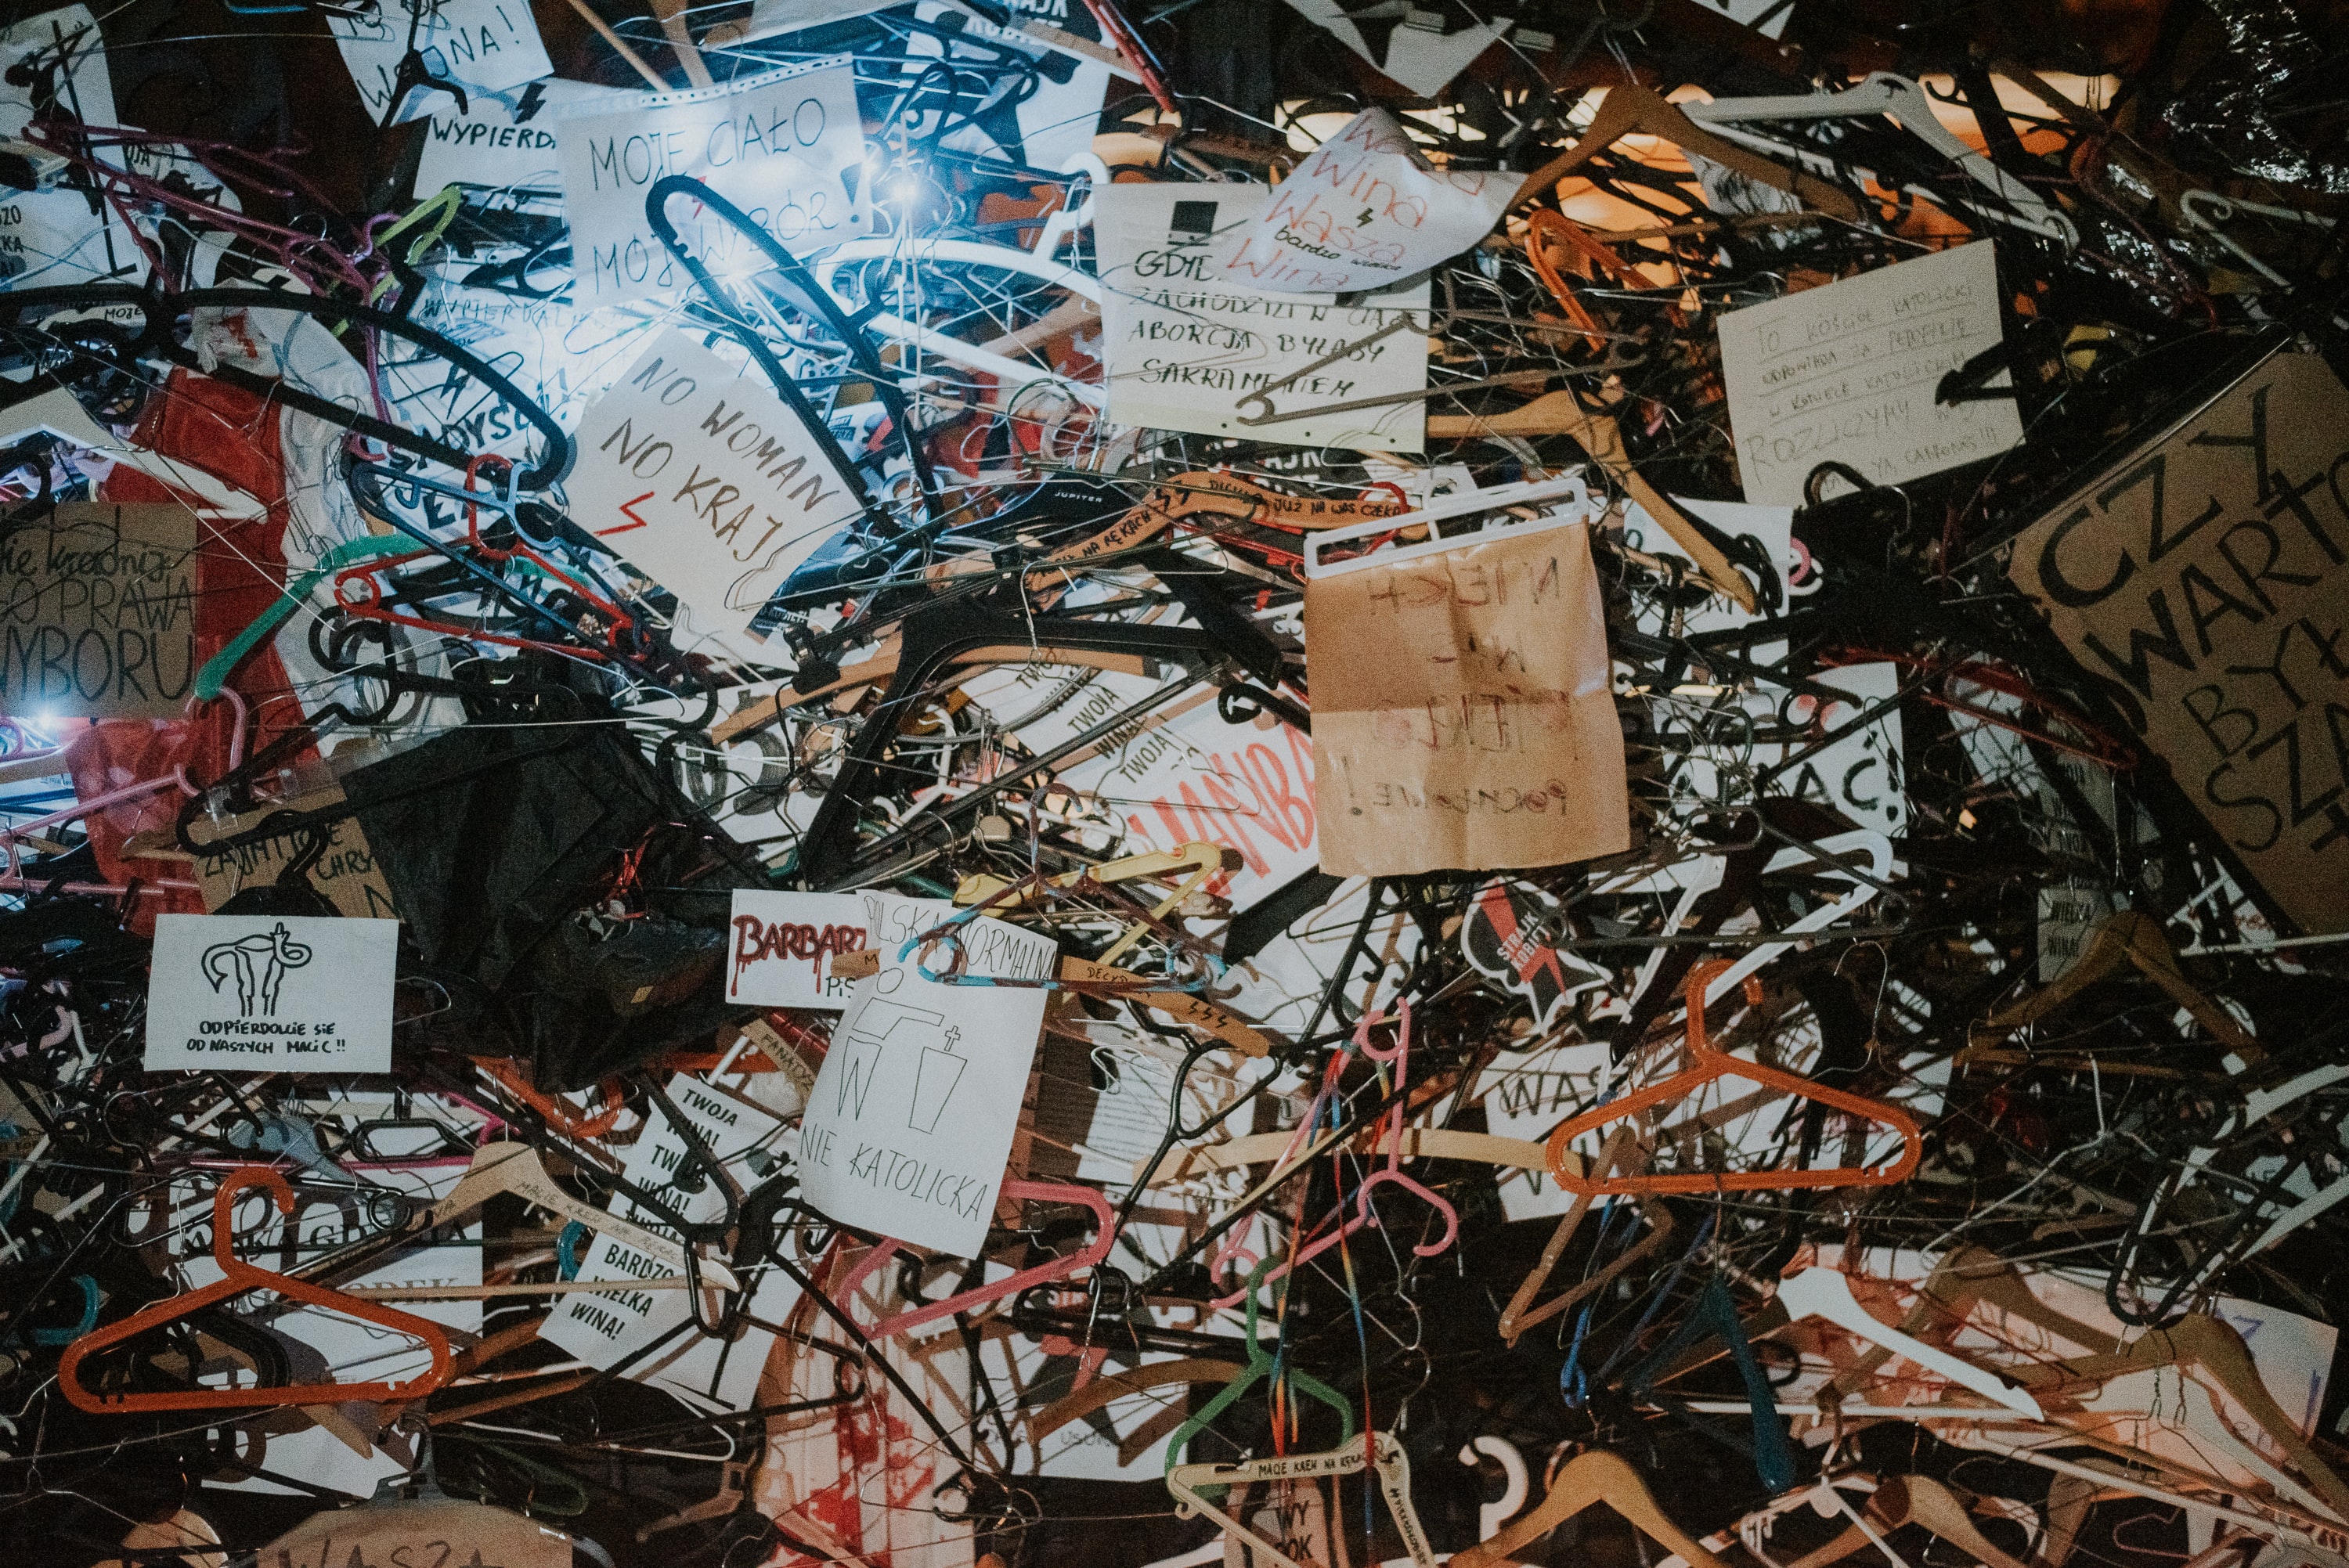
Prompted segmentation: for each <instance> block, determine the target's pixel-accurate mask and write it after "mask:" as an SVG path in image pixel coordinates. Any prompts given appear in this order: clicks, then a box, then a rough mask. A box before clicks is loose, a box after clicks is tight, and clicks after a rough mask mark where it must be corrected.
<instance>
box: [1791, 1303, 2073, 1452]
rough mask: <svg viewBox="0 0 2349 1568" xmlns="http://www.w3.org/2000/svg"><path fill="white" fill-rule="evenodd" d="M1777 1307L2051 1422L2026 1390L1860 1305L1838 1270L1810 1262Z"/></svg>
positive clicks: (2017, 1410) (2011, 1407) (2008, 1406)
mask: <svg viewBox="0 0 2349 1568" xmlns="http://www.w3.org/2000/svg"><path fill="white" fill-rule="evenodd" d="M1777 1305H1779V1306H1781V1307H1783V1308H1784V1309H1785V1313H1786V1317H1787V1321H1789V1322H1794V1323H1799V1322H1800V1321H1802V1320H1803V1319H1804V1318H1806V1317H1821V1318H1825V1319H1826V1321H1827V1322H1829V1323H1832V1324H1834V1325H1835V1326H1837V1327H1838V1328H1841V1329H1844V1330H1846V1331H1847V1332H1848V1333H1852V1334H1856V1335H1857V1336H1860V1337H1861V1338H1862V1339H1865V1340H1868V1342H1869V1343H1871V1344H1874V1345H1880V1346H1884V1347H1885V1348H1886V1349H1888V1350H1890V1351H1893V1352H1894V1353H1895V1354H1897V1355H1899V1356H1902V1357H1906V1358H1908V1359H1909V1360H1910V1361H1914V1362H1915V1363H1916V1364H1917V1365H1918V1366H1920V1367H1924V1368H1925V1369H1926V1370H1927V1371H1929V1372H1931V1373H1933V1374H1935V1375H1936V1376H1939V1377H1946V1378H1948V1379H1949V1380H1950V1381H1951V1382H1952V1383H1955V1384H1957V1385H1958V1386H1959V1387H1963V1388H1971V1389H1972V1390H1973V1391H1974V1392H1975V1393H1977V1394H1980V1395H1981V1396H1982V1398H1985V1399H1990V1400H1993V1401H1995V1402H1996V1403H1998V1404H2001V1405H2003V1406H2005V1407H2006V1408H2008V1409H2010V1410H2013V1411H2014V1412H2015V1413H2017V1414H2018V1415H2023V1416H2028V1417H2030V1418H2032V1419H2033V1420H2034V1421H2044V1420H2045V1419H2046V1418H2047V1417H2046V1412H2044V1410H2042V1409H2041V1408H2039V1401H2038V1400H2036V1399H2034V1398H2032V1397H2031V1395H2030V1393H2029V1392H2028V1391H2027V1390H2025V1389H2022V1388H2016V1387H2009V1386H2008V1385H2007V1384H2006V1383H2005V1382H2004V1381H2003V1380H2002V1379H2001V1378H2000V1377H1998V1375H1997V1374H1995V1373H1992V1372H1990V1371H1987V1370H1985V1369H1984V1368H1982V1367H1977V1366H1975V1365H1974V1364H1973V1363H1972V1362H1971V1361H1966V1360H1962V1359H1961V1358H1960V1357H1956V1356H1953V1355H1951V1353H1950V1352H1948V1351H1946V1350H1941V1349H1937V1348H1936V1347H1934V1346H1930V1345H1928V1344H1926V1343H1925V1342H1924V1341H1923V1340H1921V1339H1919V1338H1917V1337H1915V1336H1913V1335H1908V1334H1903V1333H1901V1332H1900V1331H1899V1329H1897V1328H1894V1327H1892V1326H1890V1325H1889V1324H1886V1323H1883V1322H1880V1321H1878V1319H1877V1318H1876V1317H1875V1316H1874V1315H1872V1314H1870V1313H1869V1312H1868V1309H1867V1308H1866V1307H1864V1306H1862V1305H1859V1300H1858V1298H1857V1297H1856V1296H1854V1295H1852V1294H1851V1281H1850V1280H1849V1279H1848V1278H1847V1277H1846V1276H1845V1274H1843V1272H1842V1271H1841V1270H1839V1269H1831V1268H1827V1267H1825V1266H1823V1265H1821V1264H1812V1265H1811V1266H1810V1267H1809V1268H1806V1269H1805V1270H1804V1271H1803V1272H1802V1273H1801V1274H1796V1275H1795V1276H1794V1278H1792V1279H1789V1280H1787V1281H1785V1283H1783V1284H1780V1285H1779V1286H1778V1299H1777Z"/></svg>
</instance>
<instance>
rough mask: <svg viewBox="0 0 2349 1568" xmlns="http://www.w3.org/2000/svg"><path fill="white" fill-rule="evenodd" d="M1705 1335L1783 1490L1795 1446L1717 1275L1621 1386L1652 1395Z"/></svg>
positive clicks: (1769, 1473) (1791, 1475) (1765, 1472)
mask: <svg viewBox="0 0 2349 1568" xmlns="http://www.w3.org/2000/svg"><path fill="white" fill-rule="evenodd" d="M1706 1334H1710V1335H1712V1336H1713V1337H1714V1338H1716V1339H1718V1340H1720V1341H1721V1343H1722V1344H1723V1346H1726V1347H1727V1348H1728V1351H1729V1357H1730V1359H1731V1360H1732V1361H1734V1362H1735V1363H1736V1364H1737V1375H1738V1377H1739V1378H1740V1379H1741V1380H1742V1381H1743V1382H1744V1385H1745V1402H1746V1406H1747V1408H1749V1409H1750V1410H1751V1411H1752V1412H1753V1417H1754V1474H1755V1475H1756V1476H1757V1477H1758V1478H1759V1479H1760V1480H1761V1482H1762V1484H1763V1485H1764V1486H1765V1487H1768V1488H1769V1489H1770V1490H1771V1491H1774V1492H1781V1491H1785V1490H1786V1489H1787V1488H1788V1487H1790V1486H1792V1485H1794V1484H1795V1450H1794V1449H1791V1448H1789V1447H1788V1446H1787V1443H1786V1422H1785V1418H1783V1417H1781V1416H1780V1415H1779V1414H1778V1402H1777V1400H1778V1397H1777V1391H1776V1390H1775V1389H1774V1388H1772V1387H1770V1379H1769V1377H1767V1376H1766V1375H1765V1374H1764V1372H1763V1370H1762V1363H1761V1361H1760V1360H1759V1359H1758V1358H1757V1357H1755V1356H1754V1346H1753V1345H1752V1344H1751V1343H1750V1342H1749V1341H1748V1340H1747V1338H1746V1336H1745V1325H1744V1323H1743V1322H1741V1321H1740V1320H1739V1319H1738V1316H1737V1308H1736V1306H1735V1305H1734V1304H1733V1303H1732V1302H1731V1301H1730V1299H1729V1292H1728V1290H1727V1289H1726V1288H1725V1287H1724V1286H1723V1284H1722V1283H1721V1276H1720V1275H1719V1274H1714V1275H1713V1277H1712V1278H1711V1279H1709V1280H1707V1281H1705V1284H1704V1289H1703V1290H1702V1291H1701V1292H1699V1293H1698V1295H1697V1298H1696V1306H1695V1308H1694V1310H1692V1312H1691V1313H1690V1314H1689V1315H1688V1316H1687V1318H1686V1319H1685V1320H1683V1321H1682V1324H1681V1326H1680V1327H1679V1328H1677V1329H1675V1330H1674V1331H1673V1332H1672V1336H1671V1338H1669V1339H1667V1340H1665V1341H1664V1343H1663V1344H1662V1345H1661V1346H1657V1348H1656V1349H1655V1351H1654V1352H1653V1353H1652V1354H1651V1355H1650V1356H1649V1357H1646V1358H1645V1359H1644V1360H1642V1361H1641V1362H1640V1365H1639V1366H1637V1367H1634V1368H1632V1370H1631V1373H1630V1376H1629V1377H1626V1378H1625V1379H1624V1380H1623V1381H1624V1387H1625V1388H1626V1389H1627V1390H1628V1391H1629V1392H1630V1393H1631V1394H1632V1395H1633V1396H1635V1397H1636V1396H1639V1395H1642V1394H1644V1395H1648V1396H1649V1397H1651V1398H1654V1397H1655V1395H1654V1387H1655V1383H1656V1379H1657V1376H1658V1374H1659V1373H1660V1372H1661V1370H1662V1369H1663V1368H1664V1367H1666V1366H1668V1365H1670V1363H1671V1361H1672V1359H1673V1358H1674V1357H1677V1356H1679V1355H1680V1353H1681V1352H1682V1350H1684V1349H1686V1348H1687V1347H1688V1346H1691V1345H1692V1344H1694V1343H1696V1341H1697V1340H1698V1339H1699V1338H1700V1337H1702V1336H1704V1335H1706ZM1992 1568H2020V1564H2014V1563H1994V1564H1992Z"/></svg>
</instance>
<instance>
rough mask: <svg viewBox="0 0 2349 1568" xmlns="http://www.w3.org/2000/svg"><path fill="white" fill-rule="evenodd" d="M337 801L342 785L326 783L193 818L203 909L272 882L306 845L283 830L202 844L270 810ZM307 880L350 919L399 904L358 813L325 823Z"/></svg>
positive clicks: (241, 829) (384, 915)
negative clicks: (241, 811)
mask: <svg viewBox="0 0 2349 1568" xmlns="http://www.w3.org/2000/svg"><path fill="white" fill-rule="evenodd" d="M342 803H343V792H342V790H341V789H337V788H335V787H334V786H331V785H330V786H328V787H327V788H326V789H314V790H312V791H311V792H309V793H308V794H306V795H300V796H296V797H295V798H294V799H290V800H288V801H286V802H285V804H284V805H282V806H272V807H270V808H268V809H267V810H262V811H252V812H247V813H246V814H245V815H243V816H241V817H230V818H227V819H224V820H222V821H219V822H217V823H215V822H212V821H210V820H206V819H203V818H198V819H197V820H196V821H195V822H193V823H192V824H191V825H190V827H189V829H188V837H189V838H190V839H191V840H193V841H195V843H196V845H197V847H198V849H199V850H200V851H202V852H200V853H199V854H198V855H197V856H196V886H197V888H198V889H199V890H200V892H201V893H202V898H203V901H204V909H205V912H206V913H212V912H213V911H216V910H218V909H219V908H220V906H221V905H222V904H224V903H227V902H228V901H229V900H231V899H233V898H234V897H235V896H236V895H237V894H238V893H241V892H244V891H245V890H246V889H247V888H256V887H269V886H272V885H274V883H275V882H276V881H277V877H278V873H279V872H282V871H284V870H285V865H286V862H287V861H291V860H293V859H294V858H295V856H297V855H299V854H300V853H301V852H302V851H303V849H304V848H305V842H304V840H303V838H302V836H301V835H299V834H295V833H283V834H280V835H279V836H277V837H276V838H274V839H264V840H262V841H260V842H258V843H254V844H245V845H242V846H240V847H238V848H236V849H233V850H218V851H212V850H204V849H203V846H204V845H205V844H207V843H209V842H210V841H212V840H214V839H223V838H235V837H238V836H240V835H242V834H244V833H248V832H251V831H252V830H254V829H255V828H257V827H259V826H261V823H262V820H263V819H264V818H265V817H267V816H268V815H269V814H270V813H271V812H273V811H288V810H290V811H302V812H311V811H324V810H328V809H330V808H332V807H336V806H339V805H341V804H342ZM308 880H309V883H310V885H311V886H312V887H314V888H316V889H317V890H318V891H319V892H322V893H324V894H326V897H327V899H329V900H330V901H331V902H332V903H334V906H335V908H336V910H337V911H339V912H340V913H343V914H346V915H347V916H349V917H350V918H352V919H354V920H385V919H397V918H398V909H397V907H396V906H395V905H394V904H393V903H392V902H391V883H390V882H388V881H387V880H386V879H385V877H384V874H383V871H382V868H380V867H378V865H377V864H376V862H375V848H374V846H373V845H371V844H369V843H368V842H367V834H366V833H365V832H364V831H362V830H361V829H360V827H359V821H358V819H357V817H341V818H337V819H336V820H335V821H333V822H331V823H329V824H328V825H327V829H326V853H325V854H323V855H321V856H319V857H318V863H317V864H316V865H314V866H312V867H311V868H310V875H309V879H308Z"/></svg>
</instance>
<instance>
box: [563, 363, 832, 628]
mask: <svg viewBox="0 0 2349 1568" xmlns="http://www.w3.org/2000/svg"><path fill="white" fill-rule="evenodd" d="M578 446H579V463H578V467H577V468H576V469H574V471H573V473H572V475H571V478H570V480H569V481H568V483H567V485H566V492H567V493H568V495H569V496H570V498H571V515H572V517H573V518H574V520H576V521H577V522H578V524H579V526H580V527H582V528H584V529H585V530H587V531H588V532H590V533H592V534H594V535H595V537H596V538H598V539H602V540H606V541H608V542H610V543H611V546H612V548H613V549H614V550H615V551H616V552H619V553H620V555H621V556H623V557H624V558H626V560H628V561H630V562H634V563H635V564H636V566H638V567H639V568H641V569H642V570H643V571H644V572H645V573H647V574H648V575H649V576H650V577H651V578H652V580H653V581H654V582H656V583H659V584H660V585H661V586H662V587H664V588H666V589H667V590H668V591H669V592H670V593H674V594H676V595H677V596H678V600H679V601H680V602H681V603H683V604H684V605H685V606H686V607H687V608H688V609H689V610H690V611H691V612H692V613H693V628H694V629H698V630H699V631H703V632H711V631H716V632H741V631H744V630H747V629H748V627H749V626H750V622H751V619H752V618H753V617H754V616H756V615H757V614H758V613H759V610H760V607H761V605H763V604H765V603H766V602H767V601H768V599H769V598H771V596H772V595H773V593H774V592H775V590H776V589H777V588H779V587H781V585H782V582H783V579H784V578H786V577H788V576H790V575H791V573H792V569H793V568H794V567H796V566H798V565H799V563H800V562H802V561H805V560H806V559H807V558H808V557H809V556H810V555H812V554H813V553H814V552H815V549H816V546H818V545H820V544H822V543H823V542H824V541H825V540H826V539H828V538H830V537H831V536H832V534H833V532H834V531H837V530H838V529H839V528H840V527H841V526H842V525H843V524H844V523H846V522H848V521H851V520H852V519H854V518H855V517H856V516H857V515H858V514H859V513H860V512H861V511H862V510H863V507H862V503H861V502H860V501H859V500H858V491H857V488H856V486H855V485H854V483H853V482H851V480H849V479H848V477H847V476H846V474H845V472H844V471H843V465H842V460H841V458H840V449H839V448H838V447H837V446H836V445H835V444H834V443H833V439H832V437H831V435H830V434H829V433H828V432H826V431H824V430H822V429H810V428H808V427H807V426H806V425H805V424H804V423H802V421H801V419H800V417H799V416H798V414H796V413H794V412H793V411H792V409H791V408H790V407H788V406H786V405H785V404H784V402H783V400H782V399H781V397H776V396H775V394H774V392H773V391H772V389H771V388H770V387H768V386H767V385H766V384H765V382H764V381H763V380H762V379H761V378H760V375H759V372H758V370H757V368H756V367H755V366H749V365H741V366H735V365H730V364H728V363H727V362H726V361H725V360H723V359H720V358H719V357H718V356H716V355H714V354H712V353H710V352H709V350H708V349H706V348H704V347H702V346H701V345H700V344H698V343H697V342H695V341H694V340H693V338H692V337H690V336H689V335H687V334H685V333H682V332H678V331H676V330H671V331H668V332H665V333H663V334H662V335H660V336H659V337H657V338H656V339H654V340H653V342H652V344H651V346H649V347H647V349H646V350H645V351H644V354H643V355H642V356H640V357H639V358H638V359H637V360H636V363H635V364H634V365H632V366H629V367H628V368H627V369H626V371H624V372H623V373H622V374H621V376H620V379H619V381H618V382H617V383H616V385H615V386H614V387H612V389H611V390H610V391H609V392H606V393H605V395H604V396H603V397H598V398H597V399H596V400H595V402H594V403H593V404H592V405H590V406H589V407H588V409H587V412H586V413H585V415H584V416H583V417H582V418H581V419H580V424H579V439H578Z"/></svg>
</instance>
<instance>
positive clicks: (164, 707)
mask: <svg viewBox="0 0 2349 1568" xmlns="http://www.w3.org/2000/svg"><path fill="white" fill-rule="evenodd" d="M0 584H5V586H0V609H5V613H4V614H0V711H5V712H7V713H20V714H27V715H40V714H49V715H54V716H67V715H71V716H73V717H89V718H177V717H180V715H181V712H182V711H183V710H184V709H185V707H187V700H188V690H189V687H190V686H191V685H192V684H193V682H194V679H195V674H196V666H197V665H198V664H199V663H201V662H202V661H200V660H199V659H198V658H197V656H196V603H195V596H196V520H195V517H194V514H192V513H191V512H190V511H188V509H187V508H186V507H183V506H178V505H152V506H107V505H104V504H101V503H98V502H91V501H67V502H66V503H65V504H63V505H61V506H59V507H58V508H57V514H56V516H55V517H53V518H52V519H51V520H50V521H48V522H47V524H41V523H32V524H28V525H26V526H25V527H22V528H18V529H16V530H14V531H11V532H10V533H8V535H7V536H6V537H5V539H0Z"/></svg>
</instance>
